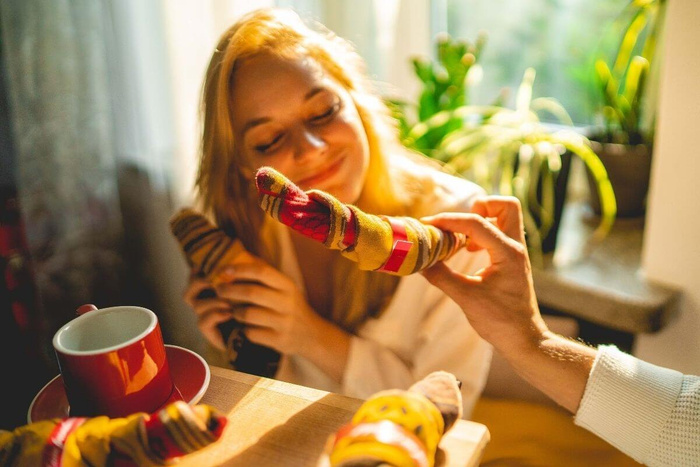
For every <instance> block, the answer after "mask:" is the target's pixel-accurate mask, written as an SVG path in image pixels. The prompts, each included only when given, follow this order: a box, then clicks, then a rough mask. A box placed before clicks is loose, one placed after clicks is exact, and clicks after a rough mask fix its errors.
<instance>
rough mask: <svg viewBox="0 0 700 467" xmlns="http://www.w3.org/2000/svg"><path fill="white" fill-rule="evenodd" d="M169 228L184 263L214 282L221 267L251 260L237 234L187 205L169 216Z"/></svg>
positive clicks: (217, 278)
mask: <svg viewBox="0 0 700 467" xmlns="http://www.w3.org/2000/svg"><path fill="white" fill-rule="evenodd" d="M170 230H171V231H172V233H173V235H174V236H175V238H176V239H177V241H178V243H179V244H180V248H181V249H182V251H183V253H184V254H185V258H186V259H187V263H188V264H189V265H190V267H191V268H193V269H194V270H195V272H197V273H198V274H200V275H201V276H202V277H205V278H207V279H209V280H210V281H211V282H212V284H214V285H216V284H217V283H218V282H219V280H220V278H219V275H220V272H221V269H222V268H225V267H226V266H230V265H232V264H236V263H244V262H250V261H252V259H251V258H252V257H251V255H250V253H248V251H246V249H245V248H244V247H243V243H242V242H241V241H240V240H239V239H237V238H231V237H229V236H228V235H226V233H224V231H223V230H221V229H219V228H218V227H216V226H215V225H214V224H212V223H211V222H209V220H208V219H207V218H206V217H204V216H203V215H202V214H200V213H199V212H197V211H195V210H194V209H191V208H182V209H181V210H179V211H178V212H177V213H175V215H173V216H172V217H171V218H170Z"/></svg>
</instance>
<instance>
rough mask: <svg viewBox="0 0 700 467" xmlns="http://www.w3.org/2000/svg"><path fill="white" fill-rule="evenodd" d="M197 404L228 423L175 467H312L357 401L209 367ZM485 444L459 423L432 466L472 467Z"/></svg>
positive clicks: (472, 426) (478, 432)
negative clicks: (206, 383) (211, 409)
mask: <svg viewBox="0 0 700 467" xmlns="http://www.w3.org/2000/svg"><path fill="white" fill-rule="evenodd" d="M200 403H204V404H209V405H211V406H213V407H215V408H217V409H218V410H220V411H222V412H223V413H225V414H227V416H228V425H227V426H226V430H225V431H224V434H223V436H222V437H221V439H219V440H218V441H217V442H216V443H214V444H213V445H211V446H208V447H207V448H206V449H204V450H202V451H201V452H198V453H194V454H191V455H189V456H186V457H184V458H182V459H181V462H179V463H178V466H197V467H200V466H212V465H238V466H253V465H254V466H280V467H284V466H295V467H303V466H316V465H317V464H318V462H319V458H320V457H321V453H322V451H323V446H324V444H325V442H326V439H327V438H328V436H329V435H330V434H332V433H333V432H335V430H337V429H338V428H339V427H340V426H341V425H343V424H345V423H347V422H349V421H350V419H351V418H352V415H353V414H354V413H355V411H356V410H357V408H358V407H359V406H360V404H362V400H359V399H354V398H351V397H345V396H341V395H338V394H333V393H329V392H325V391H319V390H316V389H311V388H307V387H304V386H298V385H295V384H289V383H284V382H281V381H276V380H272V379H267V378H260V377H256V376H252V375H248V374H245V373H240V372H237V371H233V370H229V369H225V368H219V367H211V382H210V384H209V388H208V389H207V392H206V393H205V394H204V397H203V398H202V400H201V401H200ZM488 441H489V431H488V429H487V428H486V427H485V426H484V425H481V424H479V423H474V422H470V421H466V420H460V421H458V422H457V424H456V425H455V426H454V427H453V428H452V429H451V430H450V431H449V432H448V433H447V435H446V436H445V437H444V438H443V440H442V443H441V445H440V447H441V450H442V454H444V461H443V462H440V464H438V465H444V466H451V467H452V466H455V467H456V466H460V467H462V466H476V465H478V463H479V460H480V459H481V455H482V453H483V451H484V448H485V446H486V444H487V443H488ZM439 457H442V456H439Z"/></svg>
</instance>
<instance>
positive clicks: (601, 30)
mask: <svg viewBox="0 0 700 467" xmlns="http://www.w3.org/2000/svg"><path fill="white" fill-rule="evenodd" d="M627 3H628V0H495V1H484V0H434V1H433V2H432V15H433V30H434V33H438V32H447V33H448V34H450V35H451V36H453V37H456V38H460V39H465V40H467V41H469V42H473V41H474V40H476V38H477V35H478V34H479V33H480V32H484V33H485V34H486V38H487V39H486V45H485V47H484V49H483V53H482V56H481V58H480V60H479V63H480V64H481V67H482V69H483V75H482V78H481V81H480V83H479V84H478V85H477V86H475V87H473V88H472V90H471V96H470V97H471V102H472V103H474V104H489V103H491V102H493V101H494V99H495V98H496V97H497V96H498V95H499V93H500V92H501V90H502V89H503V88H509V89H510V92H509V94H508V96H509V100H508V101H507V102H508V105H512V103H513V102H512V101H513V98H514V95H515V92H516V90H517V87H518V85H519V83H520V80H521V79H522V77H523V73H524V71H525V69H526V68H528V67H533V68H534V69H535V70H536V72H537V77H536V79H535V86H534V95H535V96H538V97H554V98H556V99H557V100H559V102H561V103H562V105H563V106H564V108H566V110H567V111H568V112H569V114H570V115H571V118H572V119H573V121H574V122H575V123H576V124H577V125H590V124H593V123H594V119H593V102H594V99H596V98H597V97H596V93H595V86H596V83H595V81H594V79H593V73H592V60H593V54H594V52H595V51H596V49H597V48H598V47H599V43H600V38H602V37H606V34H605V33H606V31H607V30H608V29H609V25H610V24H611V22H612V21H614V19H615V17H616V16H617V15H618V13H619V12H620V11H621V10H622V9H623V7H624V6H625V5H626V4H627Z"/></svg>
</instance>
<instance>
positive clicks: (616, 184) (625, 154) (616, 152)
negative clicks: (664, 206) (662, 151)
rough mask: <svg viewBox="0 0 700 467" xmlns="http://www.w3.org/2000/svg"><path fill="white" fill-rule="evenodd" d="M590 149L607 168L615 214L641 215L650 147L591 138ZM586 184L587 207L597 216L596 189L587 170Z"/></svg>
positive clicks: (643, 207)
mask: <svg viewBox="0 0 700 467" xmlns="http://www.w3.org/2000/svg"><path fill="white" fill-rule="evenodd" d="M591 149H593V151H594V152H595V153H596V154H598V157H600V160H601V161H602V162H603V165H604V166H605V169H606V170H607V171H608V177H609V178H610V183H612V187H613V191H614V192H615V199H616V200H617V217H641V216H644V213H645V211H646V198H647V192H648V191H649V174H650V173H651V148H650V147H649V146H648V145H644V144H638V145H635V146H628V145H624V144H613V143H605V144H601V143H598V142H596V141H591ZM588 184H589V187H590V193H591V196H590V203H591V207H592V208H593V211H594V212H595V213H596V214H598V215H600V212H601V211H600V200H599V199H598V189H597V188H596V186H595V182H594V181H593V177H591V175H590V173H589V174H588Z"/></svg>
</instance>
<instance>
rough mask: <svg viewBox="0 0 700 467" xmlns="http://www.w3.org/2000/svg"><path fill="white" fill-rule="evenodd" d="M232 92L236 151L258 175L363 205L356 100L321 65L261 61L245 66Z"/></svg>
mask: <svg viewBox="0 0 700 467" xmlns="http://www.w3.org/2000/svg"><path fill="white" fill-rule="evenodd" d="M232 86H233V88H232V91H233V92H232V96H231V103H230V105H231V110H232V114H233V131H234V135H235V138H236V144H237V149H238V151H239V152H240V153H241V155H242V156H244V157H245V159H246V160H249V161H252V163H253V165H254V167H253V168H254V169H257V168H259V167H262V166H270V167H273V168H274V169H276V170H278V171H280V172H281V173H283V174H284V175H285V176H286V177H287V178H289V179H290V180H291V181H292V182H294V183H295V184H296V185H298V186H299V187H300V188H301V189H303V190H309V189H311V188H316V189H319V190H323V191H325V192H328V193H330V194H332V195H333V196H335V197H336V198H338V199H339V200H340V201H342V202H344V203H354V202H356V201H357V199H358V198H359V196H360V193H361V191H362V186H363V184H364V181H365V176H366V174H367V167H368V165H369V145H368V142H367V134H366V133H365V130H364V127H363V126H362V121H361V120H360V116H359V114H358V112H357V108H356V107H355V104H354V102H353V101H352V99H351V97H350V95H349V93H348V92H347V91H346V90H345V88H343V87H342V86H341V85H340V84H339V83H338V82H337V81H335V80H334V79H333V78H332V77H331V76H330V75H329V74H328V73H326V72H325V71H324V70H323V69H322V68H321V66H320V65H319V64H318V63H317V62H316V61H315V60H312V59H309V58H299V59H285V58H279V57H275V56H272V55H256V56H253V57H251V58H247V59H244V60H243V61H242V62H241V63H240V64H239V68H237V69H236V71H235V74H234V76H233V84H232Z"/></svg>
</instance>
